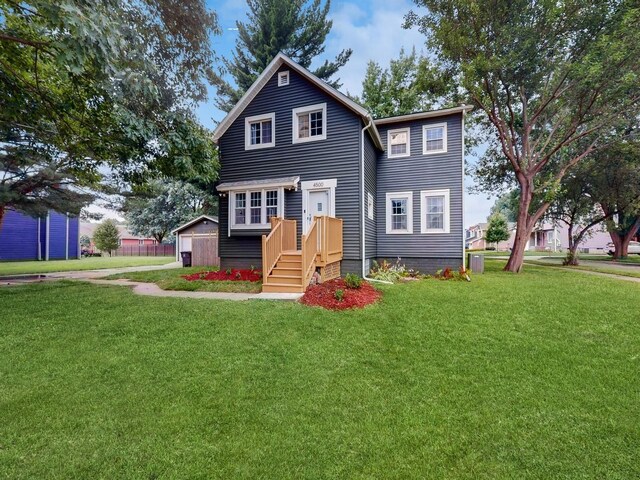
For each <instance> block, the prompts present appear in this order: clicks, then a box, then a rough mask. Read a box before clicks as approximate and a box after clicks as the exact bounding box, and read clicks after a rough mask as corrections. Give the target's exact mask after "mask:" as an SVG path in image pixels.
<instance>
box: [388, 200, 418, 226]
mask: <svg viewBox="0 0 640 480" xmlns="http://www.w3.org/2000/svg"><path fill="white" fill-rule="evenodd" d="M399 198H406V199H407V229H406V230H393V229H392V228H391V200H392V199H393V200H395V199H399ZM386 217H387V234H388V235H407V234H412V233H413V192H390V193H387V201H386Z"/></svg>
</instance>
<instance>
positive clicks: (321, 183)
mask: <svg viewBox="0 0 640 480" xmlns="http://www.w3.org/2000/svg"><path fill="white" fill-rule="evenodd" d="M320 187H324V182H314V183H313V188H320Z"/></svg>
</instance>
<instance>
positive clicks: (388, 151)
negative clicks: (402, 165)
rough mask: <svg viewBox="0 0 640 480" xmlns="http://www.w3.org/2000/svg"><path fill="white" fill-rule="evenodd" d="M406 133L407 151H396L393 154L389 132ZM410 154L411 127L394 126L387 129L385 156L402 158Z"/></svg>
mask: <svg viewBox="0 0 640 480" xmlns="http://www.w3.org/2000/svg"><path fill="white" fill-rule="evenodd" d="M401 132H406V133H407V151H406V153H396V154H395V155H394V154H392V153H391V134H393V133H401ZM409 156H411V128H410V127H405V128H396V129H394V130H389V131H388V132H387V158H402V157H409Z"/></svg>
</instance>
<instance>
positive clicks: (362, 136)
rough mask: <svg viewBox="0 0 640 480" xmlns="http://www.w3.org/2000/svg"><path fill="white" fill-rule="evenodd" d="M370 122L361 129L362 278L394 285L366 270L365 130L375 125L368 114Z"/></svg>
mask: <svg viewBox="0 0 640 480" xmlns="http://www.w3.org/2000/svg"><path fill="white" fill-rule="evenodd" d="M368 118H369V123H367V124H366V125H365V126H364V127H363V128H362V130H360V171H361V172H362V174H361V187H362V191H361V201H362V278H364V279H365V280H367V281H369V282H378V283H386V284H388V285H392V284H393V282H387V281H384V280H376V279H375V278H369V277H367V271H366V263H367V250H366V231H365V230H366V228H365V225H366V223H365V222H366V221H367V205H366V203H365V194H364V132H365V130H367V129H369V128H371V125H373V118H371V115H368Z"/></svg>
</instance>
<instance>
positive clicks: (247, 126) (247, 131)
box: [244, 113, 276, 150]
mask: <svg viewBox="0 0 640 480" xmlns="http://www.w3.org/2000/svg"><path fill="white" fill-rule="evenodd" d="M264 120H271V142H269V143H259V144H257V145H251V124H252V123H256V122H260V121H264ZM275 146H276V114H275V113H267V114H264V115H254V116H253V117H247V118H245V119H244V149H245V150H257V149H259V148H269V147H275Z"/></svg>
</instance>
